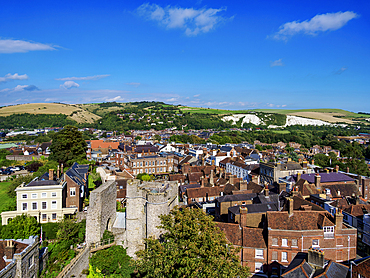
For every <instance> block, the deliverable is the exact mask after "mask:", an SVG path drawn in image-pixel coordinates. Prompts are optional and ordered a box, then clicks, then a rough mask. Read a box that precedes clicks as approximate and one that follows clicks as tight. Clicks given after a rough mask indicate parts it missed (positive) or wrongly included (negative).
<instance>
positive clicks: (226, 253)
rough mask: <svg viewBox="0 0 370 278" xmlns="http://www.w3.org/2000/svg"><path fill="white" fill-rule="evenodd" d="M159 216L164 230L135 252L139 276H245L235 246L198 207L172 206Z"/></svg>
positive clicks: (246, 270)
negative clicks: (143, 247) (160, 234)
mask: <svg viewBox="0 0 370 278" xmlns="http://www.w3.org/2000/svg"><path fill="white" fill-rule="evenodd" d="M160 219H161V225H160V226H159V228H161V229H163V230H165V233H164V234H163V235H162V237H161V238H160V239H154V238H149V239H147V240H146V246H147V248H146V249H145V250H142V251H138V252H137V253H136V254H137V256H138V260H137V261H136V269H137V271H138V275H139V276H140V277H248V275H249V271H248V268H247V267H243V266H241V264H240V258H239V256H238V253H237V252H238V250H237V249H236V248H234V247H233V246H232V245H229V244H228V242H227V240H226V237H225V234H224V233H223V232H221V231H220V230H219V229H218V228H217V227H216V226H215V223H214V222H213V221H212V217H211V216H208V215H207V214H205V213H204V212H203V211H202V210H199V209H190V208H186V209H184V210H180V209H178V208H175V209H173V210H172V211H171V212H170V214H168V215H161V216H160Z"/></svg>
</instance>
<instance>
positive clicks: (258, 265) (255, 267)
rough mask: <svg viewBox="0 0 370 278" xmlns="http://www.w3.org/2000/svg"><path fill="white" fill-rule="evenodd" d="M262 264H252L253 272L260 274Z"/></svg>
mask: <svg viewBox="0 0 370 278" xmlns="http://www.w3.org/2000/svg"><path fill="white" fill-rule="evenodd" d="M262 266H263V264H262V263H254V272H260V271H262Z"/></svg>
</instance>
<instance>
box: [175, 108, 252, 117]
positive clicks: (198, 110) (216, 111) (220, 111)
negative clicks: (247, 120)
mask: <svg viewBox="0 0 370 278" xmlns="http://www.w3.org/2000/svg"><path fill="white" fill-rule="evenodd" d="M179 108H180V109H181V111H182V112H190V113H198V114H220V115H224V114H247V113H250V112H251V110H224V109H213V108H199V107H187V106H181V107H179Z"/></svg>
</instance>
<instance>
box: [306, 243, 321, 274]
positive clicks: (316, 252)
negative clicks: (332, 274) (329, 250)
mask: <svg viewBox="0 0 370 278" xmlns="http://www.w3.org/2000/svg"><path fill="white" fill-rule="evenodd" d="M324 262H325V259H324V251H322V250H320V249H314V248H312V247H311V248H310V249H308V264H309V265H311V266H312V267H313V268H314V269H322V268H324Z"/></svg>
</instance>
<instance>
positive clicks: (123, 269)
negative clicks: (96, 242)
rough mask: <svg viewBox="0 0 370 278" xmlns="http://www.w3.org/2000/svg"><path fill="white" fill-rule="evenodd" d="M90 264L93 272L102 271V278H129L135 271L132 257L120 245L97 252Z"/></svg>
mask: <svg viewBox="0 0 370 278" xmlns="http://www.w3.org/2000/svg"><path fill="white" fill-rule="evenodd" d="M90 264H91V266H92V269H93V271H95V272H98V271H100V273H101V274H103V275H104V276H103V275H101V277H105V276H107V277H126V278H129V277H131V274H132V273H133V272H134V269H135V267H134V266H133V264H132V260H131V257H130V256H129V255H127V254H126V249H125V248H123V247H122V246H120V245H115V246H112V247H109V248H108V249H105V250H100V251H98V252H96V253H95V254H94V255H93V256H92V257H91V259H90ZM97 270H98V271H97ZM98 277H99V276H98Z"/></svg>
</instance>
